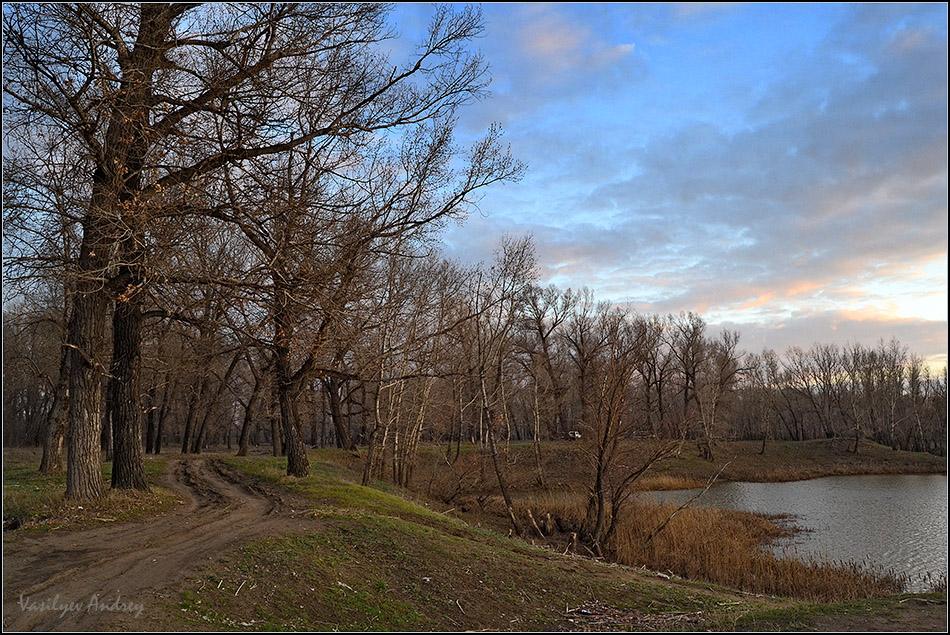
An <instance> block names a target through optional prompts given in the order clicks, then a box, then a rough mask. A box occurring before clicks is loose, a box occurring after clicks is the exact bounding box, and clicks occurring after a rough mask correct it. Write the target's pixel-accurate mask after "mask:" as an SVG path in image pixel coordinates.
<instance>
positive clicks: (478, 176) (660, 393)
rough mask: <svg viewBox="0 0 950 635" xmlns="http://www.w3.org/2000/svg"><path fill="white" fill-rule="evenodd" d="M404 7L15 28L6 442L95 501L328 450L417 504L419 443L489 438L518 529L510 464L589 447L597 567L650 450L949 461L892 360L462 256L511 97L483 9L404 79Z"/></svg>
mask: <svg viewBox="0 0 950 635" xmlns="http://www.w3.org/2000/svg"><path fill="white" fill-rule="evenodd" d="M386 11H387V8H386V7H385V6H384V5H364V4H359V5H352V4H342V5H337V4H318V5H296V4H294V5H291V4H274V5H266V4H237V3H233V4H212V5H192V4H172V5H164V4H144V5H137V4H121V5H120V4H42V5H26V4H24V5H9V6H6V7H5V8H4V74H5V84H4V90H5V99H4V113H5V116H6V118H7V122H6V123H7V128H6V129H5V134H6V135H7V137H6V138H7V143H6V146H5V151H6V154H5V155H4V284H5V296H6V298H7V299H5V303H4V325H3V328H4V335H3V336H4V366H3V380H4V411H3V414H4V443H5V444H7V445H20V444H38V445H42V446H43V447H44V459H43V466H42V469H43V470H44V471H49V472H53V471H57V470H60V469H62V466H63V463H64V454H65V463H66V467H67V496H69V497H74V498H83V497H96V496H100V495H101V494H102V492H103V484H102V483H101V482H100V481H101V477H100V476H99V475H100V471H99V464H100V461H101V460H103V459H106V460H112V461H113V472H112V474H113V482H112V486H113V487H116V488H128V487H134V488H142V487H145V480H144V469H143V452H146V453H147V452H154V453H159V452H163V451H166V452H167V451H169V449H173V450H175V451H180V452H182V453H198V452H202V451H203V450H204V449H206V448H208V447H210V446H226V447H228V448H230V449H231V450H232V451H234V452H236V453H239V454H245V453H247V452H249V451H250V449H251V448H252V447H255V446H267V449H268V450H269V451H272V452H273V453H274V454H275V455H286V456H287V462H288V468H287V469H288V474H291V475H296V476H302V475H305V474H307V473H308V472H309V466H308V463H307V455H306V452H305V449H306V447H307V446H312V447H324V446H328V445H336V446H338V447H341V448H346V449H350V450H355V451H358V452H359V453H360V456H361V457H362V460H363V465H364V480H365V481H367V482H368V481H369V480H370V479H373V478H385V479H391V480H392V481H393V482H396V483H398V484H401V485H407V484H408V483H409V482H410V481H411V479H412V475H413V469H414V466H415V463H416V456H417V450H418V447H419V444H420V443H421V442H423V441H438V442H440V443H441V444H443V446H444V447H445V448H447V450H446V451H447V454H448V455H451V454H452V453H454V454H455V455H456V456H457V455H458V454H459V453H461V452H462V451H463V448H462V445H463V444H467V443H476V444H480V445H481V446H482V447H483V448H484V449H485V452H486V455H487V456H490V457H491V460H492V461H493V463H494V467H495V470H494V471H495V477H496V478H497V480H498V485H499V490H500V492H501V493H502V496H503V497H504V498H505V502H506V504H507V506H508V510H509V514H510V515H511V518H512V523H513V524H515V525H516V526H517V521H516V519H515V518H514V514H513V512H512V504H511V501H510V499H509V498H508V496H507V492H506V483H505V476H504V472H505V470H504V469H502V466H501V465H500V461H501V460H502V459H503V457H502V456H501V455H502V454H503V450H504V444H506V443H507V442H508V441H511V440H524V441H535V442H539V441H541V440H550V439H577V438H579V439H580V440H581V442H582V443H584V444H586V445H588V446H589V448H590V452H589V455H590V457H591V465H592V482H593V485H592V488H591V492H592V496H591V510H590V514H591V518H592V521H591V530H590V534H591V535H590V541H591V542H592V544H595V545H599V544H602V543H603V542H604V540H605V539H606V538H607V537H609V536H608V534H609V532H610V531H611V522H610V514H609V513H608V510H616V509H619V508H620V506H621V505H622V504H623V502H624V500H625V497H626V496H627V494H628V493H629V485H630V483H631V482H632V480H634V479H635V478H636V477H637V476H638V473H639V472H638V470H639V469H640V468H641V467H645V466H647V465H649V463H650V462H651V461H655V460H658V459H659V458H662V456H664V455H665V453H668V452H670V451H672V447H673V446H672V445H666V444H660V445H658V446H657V448H658V449H657V450H656V454H655V455H653V456H650V457H639V459H637V460H636V461H633V462H631V460H629V459H630V457H626V456H625V453H626V452H627V450H628V448H627V445H628V444H625V443H624V442H625V441H626V440H628V439H630V438H634V437H651V438H656V439H661V440H662V439H669V440H672V441H676V440H683V439H691V440H695V441H696V442H698V443H699V444H700V447H702V448H703V449H704V452H705V453H706V455H707V458H709V459H712V458H713V457H714V453H715V447H716V442H717V441H719V440H724V439H734V438H741V439H762V440H763V442H764V440H765V439H769V438H770V439H796V440H805V439H812V438H819V437H820V438H824V437H847V438H850V439H855V440H858V439H860V438H870V439H873V440H876V441H879V442H881V443H887V444H889V445H892V446H893V447H896V448H904V449H912V450H923V451H930V452H935V453H939V454H944V453H945V452H946V395H947V393H946V389H947V374H946V369H944V371H943V373H942V374H941V375H939V376H932V375H930V374H929V373H930V371H929V370H928V368H927V367H926V366H925V365H924V364H923V363H922V361H921V360H920V359H919V358H917V357H915V356H913V355H911V354H909V353H908V351H907V350H906V349H905V347H903V346H902V345H900V344H899V343H898V342H896V341H894V342H890V343H881V344H879V345H877V346H876V347H873V348H867V347H863V346H860V345H857V344H854V345H848V346H845V347H844V348H839V347H836V346H833V345H829V346H825V345H822V346H818V345H816V346H814V347H813V348H812V349H810V350H807V351H806V350H799V349H790V350H789V351H786V352H785V353H784V355H783V356H781V357H780V356H779V355H777V354H776V353H774V352H772V351H764V352H763V353H761V354H757V355H746V354H744V353H743V352H741V350H740V349H739V338H738V335H737V334H736V333H734V332H731V331H725V332H723V333H721V334H718V335H713V334H711V333H710V332H709V331H708V329H707V325H706V324H705V322H704V321H703V319H702V318H701V317H700V316H698V315H695V314H692V313H683V314H680V315H671V316H647V315H640V314H637V313H634V312H631V311H629V310H626V309H624V308H623V307H620V306H614V305H611V304H608V303H604V302H598V301H597V300H596V299H595V298H594V297H593V295H592V294H591V293H590V292H588V291H581V292H575V291H571V290H566V291H565V290H560V289H557V288H555V287H546V288H545V287H540V286H538V284H537V279H536V273H535V262H534V254H533V248H532V244H531V241H530V239H527V238H522V239H514V238H508V239H505V240H503V241H502V244H501V245H500V246H499V249H498V253H497V256H496V258H495V260H494V261H493V262H490V263H485V264H483V265H481V266H477V267H464V266H461V265H459V264H457V263H454V262H451V261H447V260H445V259H444V258H442V257H440V256H439V255H438V252H437V250H436V249H435V245H436V244H437V237H438V231H439V229H440V228H441V227H443V226H444V224H445V223H446V222H449V221H451V220H455V219H461V218H463V217H464V215H465V214H466V213H467V211H468V210H469V209H471V207H472V205H473V204H474V203H475V202H477V197H478V195H479V193H480V191H481V190H482V189H483V188H484V187H486V186H489V185H492V184H495V183H499V182H505V181H513V180H517V179H518V178H519V177H520V175H521V173H522V171H523V166H521V165H520V164H519V163H517V162H516V161H514V160H513V159H512V158H511V157H510V156H509V155H508V153H507V151H506V149H505V148H503V147H502V145H501V143H500V133H499V131H498V130H497V129H495V128H491V129H490V130H489V131H488V132H487V134H485V135H484V136H483V137H482V138H480V139H477V140H475V141H474V142H472V143H471V144H470V145H469V147H468V149H467V150H464V149H462V148H460V147H458V145H457V144H456V142H455V140H454V138H453V133H454V131H455V113H456V111H457V109H458V108H460V107H462V106H464V105H465V104H466V103H468V102H469V101H471V100H472V99H474V98H477V97H479V96H480V95H481V94H482V93H483V91H484V89H485V87H486V85H487V71H486V66H485V64H484V62H483V60H482V59H481V58H480V57H479V56H478V55H477V54H474V53H472V52H470V51H469V50H468V45H469V43H470V42H471V40H472V39H473V38H474V37H476V36H477V35H478V34H479V33H480V32H481V30H482V28H483V27H482V22H481V16H480V15H479V13H478V11H477V10H474V9H469V8H461V9H446V8H439V9H436V10H435V12H434V16H433V19H432V22H431V25H430V28H429V31H428V35H427V37H426V38H425V39H424V40H423V41H422V42H420V43H419V44H418V46H417V47H416V48H415V49H414V52H413V53H411V54H409V55H408V59H407V60H405V61H402V62H401V63H400V62H397V63H395V64H394V63H393V62H391V61H390V60H389V57H388V54H387V52H386V49H387V46H386V45H387V42H388V38H389V35H390V34H389V33H388V30H387V29H388V27H387V23H386ZM857 447H858V446H857V444H856V445H855V448H857ZM535 451H536V458H537V463H538V466H539V467H538V480H539V483H540V484H543V481H544V474H543V473H542V471H541V470H540V465H541V460H540V452H541V448H540V446H539V445H538V444H537V443H536V444H535ZM621 468H622V469H621Z"/></svg>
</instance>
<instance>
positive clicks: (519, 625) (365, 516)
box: [176, 456, 761, 631]
mask: <svg viewBox="0 0 950 635" xmlns="http://www.w3.org/2000/svg"><path fill="white" fill-rule="evenodd" d="M314 459H315V460H314V463H313V465H312V468H313V469H312V474H311V476H309V477H306V478H302V479H294V478H288V477H286V476H284V475H283V470H284V469H285V464H284V462H283V460H281V459H274V458H271V457H240V458H234V459H230V458H229V459H226V461H227V463H228V464H230V465H231V466H234V467H236V468H238V469H240V470H242V471H244V472H246V473H248V474H251V475H253V476H256V477H257V478H262V479H266V480H267V481H268V482H269V483H270V484H272V485H276V486H279V487H284V488H286V489H288V490H290V491H292V492H295V493H297V494H300V495H302V496H306V497H307V498H308V499H310V501H312V502H313V503H314V505H315V506H316V510H317V511H318V513H317V514H315V516H316V518H317V520H316V521H315V522H318V523H319V524H320V528H319V530H316V531H312V532H308V533H306V534H304V535H298V536H278V537H270V538H266V539H262V540H257V541H255V542H254V543H252V544H250V545H248V546H246V547H244V548H243V549H241V550H239V551H238V552H236V553H234V554H231V555H230V556H228V557H226V558H224V559H222V560H221V561H219V562H218V563H216V564H214V565H210V569H209V570H208V571H207V572H206V573H205V574H204V577H202V578H200V579H195V580H193V581H192V582H191V584H190V585H189V590H188V592H187V594H185V595H183V596H182V600H181V603H180V604H179V605H178V606H177V607H176V608H177V612H178V613H179V614H181V615H182V616H183V617H184V618H185V619H186V620H187V621H188V623H189V624H191V625H198V624H202V625H206V626H210V627H212V628H218V629H248V628H250V629H254V630H269V629H294V630H303V629H306V630H331V629H340V630H360V631H364V630H406V631H430V630H448V631H459V630H467V629H490V630H524V631H546V630H602V629H616V628H638V629H659V630H669V629H670V628H694V627H696V626H697V625H704V624H713V623H716V624H718V623H720V622H721V621H723V620H725V621H726V622H729V623H731V621H732V620H733V619H734V617H735V616H737V615H741V614H744V613H747V612H749V611H752V610H761V606H760V601H759V600H754V599H750V600H748V601H746V600H737V599H736V598H735V597H733V596H731V595H730V592H728V591H725V590H719V589H715V588H712V587H709V585H699V584H696V583H692V582H687V581H682V580H680V581H676V582H671V581H666V580H661V579H660V578H659V577H657V576H655V575H653V574H649V573H647V572H643V571H638V570H634V569H631V568H628V567H623V566H618V565H609V564H605V563H601V562H596V561H593V560H589V559H586V558H579V557H564V556H561V555H559V554H556V553H553V552H552V551H548V550H544V549H541V548H535V547H533V546H531V545H529V544H527V543H525V542H522V541H520V540H516V539H510V538H505V537H503V536H500V535H498V534H494V533H491V532H488V531H484V530H480V529H477V528H474V527H472V526H470V525H467V524H465V523H463V522H461V521H460V520H458V519H455V518H450V517H446V516H444V515H442V514H439V513H437V512H434V511H433V510H431V509H426V508H424V507H422V506H420V505H417V504H416V503H414V502H412V501H409V500H405V499H403V498H400V497H399V496H397V495H396V494H395V493H389V492H384V491H380V490H377V489H374V488H365V487H361V486H359V485H356V484H355V483H354V481H356V480H357V478H358V476H357V474H356V473H348V472H347V470H345V469H343V468H341V467H339V466H333V465H330V464H328V463H325V462H321V461H319V460H318V459H317V458H316V456H314ZM724 596H726V597H725V598H724Z"/></svg>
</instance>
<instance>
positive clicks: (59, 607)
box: [3, 456, 319, 631]
mask: <svg viewBox="0 0 950 635" xmlns="http://www.w3.org/2000/svg"><path fill="white" fill-rule="evenodd" d="M163 481H164V482H163V485H165V486H166V487H168V488H169V489H171V490H172V491H174V492H175V493H176V494H178V496H179V497H181V499H182V504H181V505H179V506H178V507H177V508H176V509H174V510H173V511H170V512H167V513H165V514H163V515H158V516H152V517H149V518H146V519H144V520H142V521H137V522H126V523H119V524H116V525H111V526H103V527H94V528H91V529H85V530H73V531H61V532H57V531H53V532H49V533H46V534H23V535H15V536H13V537H10V538H8V537H6V536H5V538H4V546H3V555H4V562H3V582H4V591H3V628H4V630H5V631H9V630H13V631H50V630H57V631H96V630H104V631H110V630H113V631H114V630H120V629H122V627H123V626H127V627H129V628H133V629H136V628H147V625H146V624H141V623H140V624H136V613H137V611H138V608H139V607H142V609H143V611H142V616H143V617H144V616H145V614H146V613H148V609H149V608H151V607H150V605H149V603H150V601H151V602H152V603H153V604H154V603H155V602H156V601H161V600H159V597H160V596H159V594H158V593H157V592H158V591H159V590H160V589H162V588H163V587H167V586H169V585H171V584H174V583H176V582H180V581H181V580H184V579H185V578H186V577H187V576H188V575H189V574H192V573H194V572H195V571H197V570H198V569H199V568H200V567H201V565H203V564H205V563H207V562H208V561H210V560H213V559H215V558H216V557H220V556H222V555H224V554H226V553H227V552H229V551H231V550H233V549H234V548H236V547H238V546H240V545H241V544H245V543H247V542H248V541H249V540H250V539H251V538H253V537H255V536H260V535H265V534H278V533H281V534H286V533H296V532H298V531H305V530H308V529H314V528H315V527H317V526H318V524H319V523H318V521H315V520H313V519H309V518H294V517H293V516H292V514H291V513H290V512H291V511H292V509H291V507H293V506H294V504H295V503H296V506H297V509H301V508H302V507H303V506H304V505H305V504H304V503H301V502H298V501H295V500H293V499H290V498H289V497H288V496H287V495H286V494H281V493H278V492H275V491H271V490H269V489H266V488H264V487H261V486H259V485H255V484H254V483H253V482H252V481H251V480H250V479H248V478H247V477H245V476H243V475H241V474H240V473H238V472H237V471H235V470H232V469H230V468H228V467H226V466H225V465H224V464H222V463H221V462H220V460H217V459H214V458H208V457H201V456H199V457H182V458H181V459H177V460H175V462H174V464H173V465H170V466H169V468H167V469H166V471H165V473H164V477H163Z"/></svg>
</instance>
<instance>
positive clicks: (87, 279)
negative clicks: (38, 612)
mask: <svg viewBox="0 0 950 635" xmlns="http://www.w3.org/2000/svg"><path fill="white" fill-rule="evenodd" d="M102 206H103V201H102V200H101V196H95V197H94V200H93V203H92V207H93V211H91V212H90V216H89V217H87V218H86V219H85V220H84V222H83V240H82V246H81V248H80V255H79V262H78V270H79V271H80V272H81V273H82V274H84V275H80V276H79V278H78V279H77V282H76V295H75V297H74V301H73V311H72V315H71V316H70V318H69V325H68V328H67V335H66V338H67V339H66V341H67V345H68V346H69V388H68V406H67V415H66V422H67V423H66V427H67V448H68V455H67V461H66V498H67V499H69V500H77V499H97V498H101V497H102V495H103V483H102V471H101V469H100V467H99V448H100V446H99V435H100V430H101V426H102V402H103V400H102V371H103V369H102V367H101V361H100V360H99V359H98V357H99V355H98V353H99V347H100V345H101V344H102V340H103V337H104V334H105V326H106V313H107V311H108V307H109V296H108V293H107V291H106V290H105V288H104V285H103V282H102V280H101V276H103V275H104V272H105V267H106V262H107V254H108V252H109V243H108V240H107V239H106V237H105V232H104V230H103V227H102V220H101V219H100V218H99V213H97V212H96V209H97V208H100V207H102Z"/></svg>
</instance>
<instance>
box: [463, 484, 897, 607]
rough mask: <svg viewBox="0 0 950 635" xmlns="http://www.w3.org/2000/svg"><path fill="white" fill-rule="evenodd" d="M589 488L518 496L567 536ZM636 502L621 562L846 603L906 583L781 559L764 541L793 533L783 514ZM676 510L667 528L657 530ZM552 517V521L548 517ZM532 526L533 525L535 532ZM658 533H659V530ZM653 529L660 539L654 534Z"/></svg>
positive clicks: (618, 552) (491, 505)
mask: <svg viewBox="0 0 950 635" xmlns="http://www.w3.org/2000/svg"><path fill="white" fill-rule="evenodd" d="M586 504H587V498H586V495H585V494H584V493H583V492H571V491H559V492H540V493H537V494H534V495H522V496H519V497H518V498H517V499H516V500H515V513H516V514H517V516H518V517H519V518H522V519H527V518H529V515H528V512H529V511H530V513H531V515H530V517H533V518H535V519H536V521H537V523H538V525H539V526H540V527H541V528H542V529H543V530H544V531H545V532H546V533H549V532H555V533H556V534H559V536H558V535H555V536H550V535H549V536H548V537H549V539H550V538H558V537H559V538H560V539H561V540H562V541H563V542H565V543H566V542H567V541H568V540H569V539H568V536H569V534H570V533H572V532H577V533H580V532H581V528H582V527H583V526H584V521H585V513H586ZM482 508H483V511H484V513H488V514H494V515H497V516H498V517H499V518H500V517H502V516H503V515H504V513H505V512H504V505H503V503H502V501H501V499H500V497H490V498H488V499H486V500H485V501H484V502H483V505H482ZM676 510H677V506H676V505H671V504H664V503H654V502H637V503H636V504H633V505H630V506H628V507H625V508H624V510H623V511H622V512H621V514H622V515H621V518H620V519H619V520H618V522H617V526H616V530H615V533H614V535H613V538H612V540H611V542H610V544H609V545H607V546H606V547H607V551H606V553H605V555H606V556H607V557H608V558H609V559H611V560H614V561H616V562H619V563H621V564H625V565H632V566H645V567H647V568H648V569H653V570H657V571H663V572H669V573H673V574H675V575H678V576H680V577H683V578H688V579H692V580H704V581H707V582H713V583H716V584H721V585H724V586H728V587H732V588H735V589H740V590H743V591H747V592H750V593H758V594H764V595H777V596H787V597H795V598H800V599H804V600H810V601H822V602H839V601H845V600H854V599H859V598H870V597H881V596H885V595H888V594H892V593H898V592H900V591H901V589H902V587H903V581H902V580H900V579H899V578H897V577H895V576H894V575H889V574H886V573H881V572H872V571H870V570H868V569H866V568H864V567H862V566H859V565H856V564H852V563H830V564H829V563H825V562H817V561H811V562H803V561H801V560H796V559H794V558H783V557H777V556H775V555H773V554H772V553H771V552H769V551H768V550H767V549H765V547H766V546H767V545H768V543H770V542H771V541H773V540H775V539H777V538H780V537H782V536H788V535H790V534H791V533H792V532H793V530H789V529H787V528H785V527H783V526H781V525H780V524H778V522H777V521H778V520H780V518H778V517H768V516H765V515H762V514H754V513H751V512H743V511H734V510H722V509H711V508H700V507H697V508H693V507H688V508H685V509H682V510H680V511H679V512H678V513H676V514H675V515H673V513H674V511H676ZM671 515H672V516H673V517H672V519H671V520H670V521H669V523H668V524H667V525H666V526H665V527H663V529H662V531H659V532H657V530H658V529H659V528H660V527H661V526H662V525H663V524H664V522H665V521H666V520H667V519H668V518H670V516H671ZM549 519H550V520H549ZM532 531H533V530H529V533H531V532H532ZM653 534H655V535H653ZM651 535H653V537H652V538H651Z"/></svg>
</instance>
